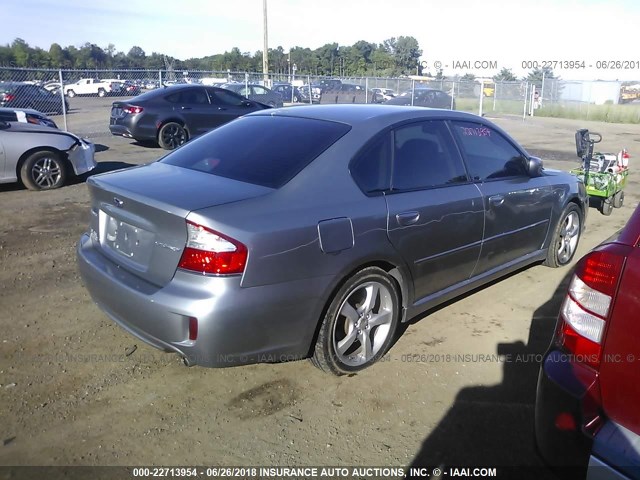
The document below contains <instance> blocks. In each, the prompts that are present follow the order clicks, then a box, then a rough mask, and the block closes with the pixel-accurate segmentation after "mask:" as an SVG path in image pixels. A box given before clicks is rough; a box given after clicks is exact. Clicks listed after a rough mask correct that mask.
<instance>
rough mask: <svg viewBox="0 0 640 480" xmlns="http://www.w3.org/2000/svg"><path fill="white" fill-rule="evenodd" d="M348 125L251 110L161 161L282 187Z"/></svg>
mask: <svg viewBox="0 0 640 480" xmlns="http://www.w3.org/2000/svg"><path fill="white" fill-rule="evenodd" d="M350 129H351V127H350V126H348V125H345V124H342V123H336V122H329V121H324V120H314V119H307V118H293V117H279V116H255V117H251V116H249V117H244V118H240V119H238V120H234V121H232V122H230V123H228V124H226V125H223V126H222V127H219V128H217V129H215V130H213V131H212V132H209V133H208V134H206V135H204V136H202V137H200V138H197V139H195V140H193V141H191V142H189V143H187V144H186V145H184V146H183V147H180V148H179V149H178V150H176V151H175V152H172V153H170V154H169V155H167V156H166V157H164V158H163V159H162V160H160V161H161V162H162V163H168V164H169V165H176V166H178V167H184V168H189V169H191V170H198V171H201V172H205V173H210V174H212V175H217V176H220V177H225V178H231V179H233V180H238V181H241V182H246V183H253V184H255V185H262V186H264V187H270V188H280V187H281V186H282V185H284V184H285V183H287V182H288V181H289V180H291V179H292V178H293V177H294V176H296V175H297V174H298V173H299V172H300V171H301V170H302V169H304V168H305V167H306V166H307V165H308V164H309V163H311V162H312V161H313V160H314V159H315V158H316V157H317V156H319V155H320V154H321V153H322V152H324V151H325V150H326V149H327V148H329V147H330V146H331V145H333V144H334V143H335V142H336V141H337V140H338V139H339V138H340V137H342V136H343V135H344V134H345V133H347V132H348V131H349V130H350Z"/></svg>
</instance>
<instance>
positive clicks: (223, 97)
mask: <svg viewBox="0 0 640 480" xmlns="http://www.w3.org/2000/svg"><path fill="white" fill-rule="evenodd" d="M207 92H208V93H209V98H210V99H211V103H212V104H213V105H227V106H232V107H239V106H241V105H242V104H243V102H246V101H247V99H246V98H242V97H240V96H238V95H237V94H235V93H233V92H230V91H228V90H223V89H220V90H215V89H213V88H211V89H207Z"/></svg>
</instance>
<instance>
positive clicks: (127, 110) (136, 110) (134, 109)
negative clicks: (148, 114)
mask: <svg viewBox="0 0 640 480" xmlns="http://www.w3.org/2000/svg"><path fill="white" fill-rule="evenodd" d="M143 110H144V108H142V107H137V106H135V105H128V106H126V107H122V111H123V112H125V113H131V114H136V113H142V111H143Z"/></svg>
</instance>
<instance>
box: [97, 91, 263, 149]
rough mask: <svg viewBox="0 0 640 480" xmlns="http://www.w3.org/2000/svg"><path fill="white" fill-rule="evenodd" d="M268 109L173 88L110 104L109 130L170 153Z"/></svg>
mask: <svg viewBox="0 0 640 480" xmlns="http://www.w3.org/2000/svg"><path fill="white" fill-rule="evenodd" d="M265 108H269V106H268V105H264V104H262V103H259V102H256V101H253V100H248V99H246V98H244V97H242V96H240V95H238V94H236V93H234V92H231V91H229V90H225V89H223V88H217V87H206V86H202V85H176V86H173V87H167V88H162V89H157V90H152V91H149V92H147V93H143V94H142V95H139V96H137V97H135V98H132V99H130V100H128V101H121V102H113V105H112V108H111V118H110V122H109V130H110V131H111V133H112V134H113V135H119V136H122V137H127V138H133V139H135V140H137V141H139V142H155V143H158V144H159V145H160V146H161V147H162V148H164V149H166V150H173V149H174V148H176V147H179V146H180V145H182V144H183V143H185V142H186V141H187V140H189V139H190V138H193V137H196V136H198V135H201V134H203V133H205V132H208V131H209V130H212V129H214V128H216V127H218V126H220V125H222V124H224V123H227V122H229V121H230V120H233V119H234V118H238V117H241V116H242V115H245V114H247V113H251V112H255V111H256V110H263V109H265Z"/></svg>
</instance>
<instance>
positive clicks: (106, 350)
mask: <svg viewBox="0 0 640 480" xmlns="http://www.w3.org/2000/svg"><path fill="white" fill-rule="evenodd" d="M495 121H496V122H497V123H498V124H499V125H501V126H502V127H504V128H505V129H506V130H507V131H508V132H510V133H511V134H512V135H513V136H514V137H515V138H516V139H518V140H519V141H520V142H521V143H522V144H523V145H524V146H525V147H526V148H528V149H529V150H530V151H531V152H532V153H534V154H538V155H539V156H541V157H543V158H544V159H545V160H546V161H545V165H546V166H549V167H554V168H561V169H569V168H571V167H573V166H575V165H577V157H576V156H575V147H574V140H573V135H574V132H575V130H576V129H577V128H582V127H587V128H590V129H592V130H597V131H600V132H601V133H602V134H603V136H604V142H603V144H602V145H601V149H602V150H604V151H616V152H617V151H618V150H619V149H620V148H621V147H627V148H628V149H629V151H630V153H631V164H632V169H633V164H634V163H636V159H638V160H637V161H638V162H640V144H638V142H640V127H638V126H631V125H603V124H595V123H590V122H578V121H571V120H558V119H538V118H533V119H527V121H525V122H523V121H522V119H519V118H515V117H503V118H498V119H496V120H495ZM94 140H95V141H96V143H98V144H100V145H99V150H100V152H99V153H97V159H98V160H99V161H100V167H99V171H107V170H111V169H114V168H119V167H122V166H126V165H130V164H139V163H144V162H147V161H150V160H152V159H155V158H158V157H159V156H160V155H161V154H162V151H161V150H159V149H153V148H145V147H141V146H137V145H135V144H133V143H131V142H130V141H128V140H125V139H120V138H115V137H103V138H96V139H94ZM639 164H640V163H639ZM632 175H633V172H632ZM630 180H631V182H630V184H629V186H628V187H627V190H626V194H627V196H626V201H625V205H624V206H623V208H621V209H617V210H615V211H614V212H613V214H612V215H611V216H610V217H605V216H602V215H601V214H600V213H599V212H598V211H597V210H595V209H593V208H592V209H591V210H590V212H589V216H588V219H587V225H588V229H587V231H586V233H585V235H584V236H583V237H582V239H581V242H580V246H579V251H578V255H577V257H579V256H581V255H583V254H584V253H586V252H587V251H588V250H589V249H590V248H592V247H594V246H595V245H597V244H598V243H599V242H601V241H602V240H603V239H605V238H607V237H609V236H610V235H611V234H613V233H614V232H615V231H617V230H618V229H619V228H620V227H622V226H623V225H624V224H625V222H626V220H627V219H628V217H629V215H630V214H631V212H632V210H633V208H635V206H636V205H637V204H638V201H639V199H640V187H639V185H638V180H637V177H636V176H635V175H634V176H632V177H631V178H630ZM0 199H1V203H2V207H1V211H2V214H0V338H1V343H0V435H1V440H3V444H2V445H0V465H5V466H7V465H205V466H206V465H237V466H247V465H270V466H294V465H316V466H323V465H332V466H407V465H411V464H426V465H432V466H436V465H470V466H474V465H483V466H490V467H501V466H521V467H526V468H527V469H528V470H527V471H530V472H532V477H531V478H552V477H551V476H550V473H548V472H546V471H543V470H542V469H541V467H540V465H541V463H540V460H538V458H537V456H536V454H535V450H534V444H533V428H532V427H533V404H534V399H535V387H536V378H537V372H538V366H539V363H538V362H539V360H540V355H541V354H542V353H543V352H544V351H545V349H546V347H547V345H548V343H549V340H550V338H551V334H552V330H553V326H554V324H555V318H556V315H557V311H558V308H559V304H560V302H561V298H562V293H563V292H562V288H563V285H564V284H566V281H567V278H568V277H567V276H568V275H569V274H570V269H569V268H564V269H555V270H554V269H549V268H546V267H543V266H533V267H531V268H528V269H525V270H523V271H521V272H519V273H516V274H514V275H511V276H510V277H509V278H506V279H504V280H502V281H500V282H496V283H494V284H492V285H490V286H488V287H486V288H483V289H481V290H479V291H477V292H475V293H473V294H470V295H466V296H464V297H463V298H460V299H457V300H456V301H454V302H451V303H449V304H448V305H446V306H444V307H442V308H440V309H438V310H436V311H434V312H431V313H430V314H429V315H426V316H424V317H422V318H421V319H417V320H416V321H414V322H412V323H411V324H410V325H408V327H407V328H406V331H405V332H404V333H403V335H402V336H401V337H400V338H399V339H398V341H397V343H396V344H395V345H394V346H393V348H392V349H391V351H390V353H389V354H388V356H387V357H386V358H385V359H384V360H383V361H382V362H380V363H379V364H377V365H376V366H374V367H373V368H370V369H368V370H366V371H364V372H362V373H360V374H358V375H355V376H350V377H340V378H336V377H332V376H328V375H326V374H323V373H321V372H320V371H319V370H316V369H315V368H314V367H313V366H312V365H311V364H310V363H309V362H306V361H298V362H292V363H284V364H265V365H253V366H245V367H235V368H229V369H206V368H201V367H194V368H186V367H184V366H183V364H182V362H181V361H180V360H179V359H178V358H177V356H176V355H171V354H165V353H162V352H160V351H157V350H155V349H153V348H151V347H148V346H147V345H145V344H144V343H142V342H140V341H139V340H137V339H135V338H134V337H132V336H130V335H129V334H127V333H125V332H124V331H123V330H121V329H120V328H119V327H117V326H116V325H115V324H114V323H113V322H112V321H111V320H109V319H108V318H107V317H106V315H104V314H103V313H102V312H101V311H100V310H98V308H97V307H96V306H95V305H94V304H93V303H92V302H91V300H90V298H89V295H88V294H87V292H86V291H85V289H84V288H83V286H82V283H81V281H80V278H79V275H78V273H77V269H76V263H75V252H74V249H75V243H76V241H77V240H78V238H79V237H80V235H81V234H82V232H83V231H84V230H85V228H86V226H87V224H88V215H89V207H88V193H87V188H86V186H85V184H84V183H83V182H82V181H80V182H78V183H76V184H74V185H71V186H67V187H65V188H62V189H60V190H57V191H52V192H42V193H37V192H35V193H34V192H29V191H26V190H23V189H22V188H21V187H18V186H12V185H5V186H0ZM498 354H500V355H510V358H511V360H510V361H499V360H498V359H497V358H496V356H497V355H498ZM535 467H537V470H534V468H535ZM534 472H535V473H534ZM501 478H506V477H501ZM519 478H526V475H525V474H524V473H523V474H522V475H519Z"/></svg>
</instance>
